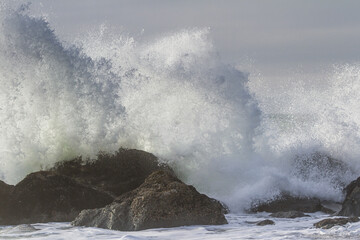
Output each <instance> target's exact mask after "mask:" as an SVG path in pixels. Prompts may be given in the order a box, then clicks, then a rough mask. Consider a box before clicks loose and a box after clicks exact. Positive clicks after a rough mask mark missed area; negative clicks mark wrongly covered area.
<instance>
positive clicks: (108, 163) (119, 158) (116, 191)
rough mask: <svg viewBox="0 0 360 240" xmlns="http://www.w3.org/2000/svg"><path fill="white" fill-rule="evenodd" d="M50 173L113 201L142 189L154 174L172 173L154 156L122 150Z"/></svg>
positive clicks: (61, 166)
mask: <svg viewBox="0 0 360 240" xmlns="http://www.w3.org/2000/svg"><path fill="white" fill-rule="evenodd" d="M51 170H52V171H55V172H56V173H58V174H61V175H65V176H68V177H71V178H72V179H75V180H76V181H78V182H79V183H81V184H83V185H87V186H91V187H94V188H96V189H99V190H101V191H105V192H108V193H109V194H111V195H113V196H114V197H117V196H120V195H121V194H123V193H126V192H128V191H131V190H134V189H135V188H137V187H139V186H140V185H141V184H142V183H143V182H144V181H145V178H146V177H147V176H149V175H150V174H151V173H152V172H154V171H157V170H166V171H169V172H172V170H171V169H170V168H169V167H167V166H165V165H159V162H158V159H157V158H156V157H155V156H154V155H153V154H151V153H148V152H144V151H140V150H135V149H120V150H119V151H118V152H116V153H115V154H114V155H110V154H105V153H102V154H100V155H99V156H98V160H96V161H87V162H83V161H82V159H81V158H77V159H74V160H71V161H66V162H61V163H59V164H57V165H56V166H55V167H54V168H53V169H51Z"/></svg>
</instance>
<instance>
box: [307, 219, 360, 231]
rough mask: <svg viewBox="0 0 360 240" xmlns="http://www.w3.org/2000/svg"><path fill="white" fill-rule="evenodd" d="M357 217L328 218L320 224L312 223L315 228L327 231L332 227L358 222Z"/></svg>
mask: <svg viewBox="0 0 360 240" xmlns="http://www.w3.org/2000/svg"><path fill="white" fill-rule="evenodd" d="M358 221H359V218H358V217H351V218H328V219H324V220H321V221H320V222H317V223H314V226H315V227H316V228H323V229H329V228H332V227H334V226H343V225H345V224H347V223H352V222H358Z"/></svg>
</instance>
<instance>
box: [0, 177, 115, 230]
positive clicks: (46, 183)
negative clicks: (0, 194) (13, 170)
mask: <svg viewBox="0 0 360 240" xmlns="http://www.w3.org/2000/svg"><path fill="white" fill-rule="evenodd" d="M112 201H113V198H112V197H111V196H110V195H108V194H107V193H104V192H100V191H97V190H95V189H92V188H89V187H86V186H83V185H81V184H79V183H77V182H76V181H74V180H73V179H71V178H69V177H66V176H62V175H58V174H56V173H54V172H48V171H41V172H36V173H31V174H29V175H28V176H26V177H25V178H24V179H23V180H22V181H21V182H19V183H18V184H17V185H16V186H15V187H13V188H12V190H11V192H10V193H9V196H8V200H7V202H6V203H5V205H4V209H3V211H2V212H1V224H6V225H10V224H21V223H36V222H51V221H71V220H72V219H74V217H76V215H77V214H78V213H79V212H80V211H81V210H82V209H87V208H96V207H101V206H104V205H106V204H109V203H111V202H112Z"/></svg>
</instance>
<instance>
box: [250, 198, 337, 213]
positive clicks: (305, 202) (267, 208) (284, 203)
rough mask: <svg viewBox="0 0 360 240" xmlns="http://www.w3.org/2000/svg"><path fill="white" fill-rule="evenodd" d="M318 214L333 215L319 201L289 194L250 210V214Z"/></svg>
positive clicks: (330, 210) (257, 205)
mask: <svg viewBox="0 0 360 240" xmlns="http://www.w3.org/2000/svg"><path fill="white" fill-rule="evenodd" d="M287 211H300V212H308V213H313V212H318V211H322V212H325V213H329V214H331V213H334V210H332V209H330V208H328V207H325V206H323V205H322V203H321V201H320V200H319V199H316V198H300V197H293V196H290V195H289V194H283V195H281V196H280V197H279V198H277V199H275V200H273V201H268V202H264V203H257V204H256V206H254V207H252V208H251V209H250V212H270V213H275V212H287Z"/></svg>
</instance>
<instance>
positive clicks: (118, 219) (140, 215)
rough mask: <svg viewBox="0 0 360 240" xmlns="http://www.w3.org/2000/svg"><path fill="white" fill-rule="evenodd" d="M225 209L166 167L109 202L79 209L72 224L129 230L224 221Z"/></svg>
mask: <svg viewBox="0 0 360 240" xmlns="http://www.w3.org/2000/svg"><path fill="white" fill-rule="evenodd" d="M224 212H225V209H224V207H223V206H222V205H221V203H219V202H218V201H216V200H214V199H211V198H209V197H207V196H205V195H204V194H200V193H198V192H197V191H196V189H195V188H194V187H192V186H189V185H186V184H184V183H183V182H181V181H180V180H179V179H177V178H176V177H175V176H174V175H173V174H171V173H169V172H166V171H157V172H154V173H152V174H151V175H150V176H149V177H148V178H147V179H146V180H145V182H144V183H143V184H142V185H141V186H140V187H138V188H137V189H135V190H133V191H131V192H128V193H125V194H123V195H122V196H120V197H119V198H118V199H116V200H115V201H114V202H113V203H112V204H110V205H108V206H106V207H104V208H100V209H92V210H83V211H82V212H81V213H80V214H79V216H78V217H77V218H76V219H75V220H74V221H73V222H72V224H73V225H75V226H88V227H100V228H107V229H113V230H122V231H133V230H142V229H149V228H162V227H176V226H184V225H209V224H210V225H215V224H216V225H218V224H226V223H227V221H226V219H225V216H224Z"/></svg>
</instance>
